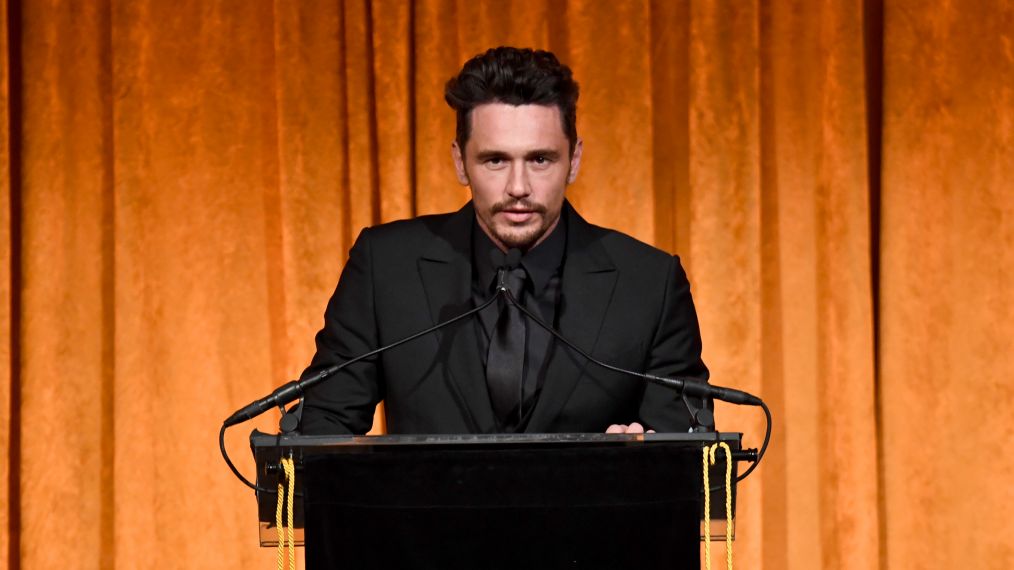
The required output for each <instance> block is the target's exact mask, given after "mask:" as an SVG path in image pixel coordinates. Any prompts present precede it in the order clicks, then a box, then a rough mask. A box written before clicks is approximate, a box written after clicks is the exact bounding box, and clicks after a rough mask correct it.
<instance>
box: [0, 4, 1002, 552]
mask: <svg viewBox="0 0 1014 570" xmlns="http://www.w3.org/2000/svg"><path fill="white" fill-rule="evenodd" d="M3 5H4V10H3V15H2V16H0V18H2V20H0V39H2V45H3V46H4V49H5V52H4V56H3V57H2V58H0V111H2V112H0V130H2V133H0V184H2V185H3V188H4V190H5V198H6V199H5V200H2V201H0V227H2V228H4V230H6V231H4V233H3V236H4V237H3V238H0V409H2V410H3V414H4V416H3V421H2V422H0V452H3V453H4V456H5V457H7V458H8V460H7V461H5V462H3V463H0V504H2V506H3V508H0V525H2V526H0V566H2V565H6V566H7V567H10V568H12V569H13V568H23V569H31V570H34V569H38V568H114V567H116V568H166V567H187V568H221V567H255V568H267V567H270V566H271V565H272V564H273V563H274V552H272V551H269V550H261V549H259V548H258V547H257V546H256V543H257V540H256V524H255V520H256V514H255V504H254V499H253V497H252V496H251V494H250V493H249V492H248V491H247V489H246V488H245V487H243V486H242V485H240V484H239V483H238V482H237V481H235V480H234V479H233V478H232V476H231V474H230V473H229V472H228V470H227V469H226V467H225V466H224V464H223V463H222V461H221V459H220V458H219V455H218V450H217V448H216V445H215V441H214V439H215V435H216V432H217V429H218V427H219V425H220V424H221V421H222V420H223V419H224V418H225V417H226V416H227V415H228V414H229V413H231V412H232V411H233V410H234V409H235V408H237V407H238V406H240V405H242V404H245V403H247V402H249V401H250V400H252V399H254V398H256V397H259V396H261V395H263V394H265V393H267V392H268V391H270V389H271V388H272V387H273V386H275V385H278V384H280V383H282V382H284V381H285V380H287V379H289V378H291V377H293V376H295V375H296V374H298V373H299V372H300V370H301V369H302V367H303V366H304V365H305V363H306V362H307V361H308V360H309V357H310V355H311V354H312V350H313V344H312V340H313V334H314V332H315V331H316V329H317V328H318V327H319V326H320V323H321V315H322V311H323V307H324V304H325V302H326V300H327V297H328V295H329V294H330V293H331V291H332V290H333V288H334V285H335V282H336V280H337V276H338V274H339V272H340V271H341V266H342V263H343V261H344V259H345V255H346V253H347V250H348V248H349V246H350V245H351V241H352V239H354V237H355V235H356V234H357V233H358V231H359V229H360V228H362V227H364V226H367V225H371V224H376V223H381V222H385V221H389V220H394V219H398V218H404V217H409V216H413V215H418V214H425V213H432V212H441V211H449V210H452V209H456V208H457V207H459V206H460V205H461V204H462V203H464V202H465V201H466V200H467V199H468V192H467V189H464V188H462V187H460V186H458V184H457V183H456V181H455V178H454V175H453V170H452V168H451V166H450V154H449V148H450V141H451V139H452V137H453V129H454V127H453V120H454V119H453V114H452V112H451V111H450V110H449V109H448V108H447V107H446V105H445V104H444V102H443V100H442V89H443V83H444V82H445V81H446V80H447V78H449V77H450V76H451V75H452V74H453V73H454V72H455V71H456V70H457V69H458V68H459V67H460V65H461V64H462V63H463V61H464V60H466V59H467V58H468V57H470V56H472V55H474V54H475V53H478V52H480V51H482V50H484V49H485V48H487V47H490V46H495V45H500V44H515V45H528V46H535V47H543V48H548V49H551V50H553V51H555V52H556V53H557V54H559V55H560V56H561V58H562V59H563V60H564V61H566V62H568V63H569V64H570V65H571V66H572V68H573V69H574V72H575V75H576V77H577V78H578V80H579V82H580V83H581V88H582V95H581V100H580V104H579V113H578V114H579V124H578V128H579V133H580V134H581V136H582V137H583V138H584V141H585V157H584V166H583V168H582V172H581V176H580V178H579V180H578V182H577V184H575V185H574V186H573V187H572V188H571V189H570V190H569V191H568V193H569V196H570V198H571V200H572V201H573V202H574V204H575V205H576V206H577V208H578V209H579V210H580V211H581V212H582V214H583V215H585V216H586V217H587V218H589V219H590V220H591V221H593V222H595V223H598V224H601V225H607V226H611V227H615V228H618V229H620V230H623V231H626V232H628V233H630V234H632V235H634V236H635V237H638V238H640V239H642V240H644V241H647V242H650V243H654V244H655V245H657V246H659V247H662V248H664V249H667V250H670V251H673V252H677V253H679V254H680V255H681V256H682V258H683V259H684V262H685V264H686V266H687V267H688V271H689V274H690V277H691V281H692V283H693V287H694V295H695V300H696V302H697V306H698V310H699V313H700V318H701V322H702V329H703V335H704V342H705V358H706V361H707V362H708V364H709V365H710V367H711V369H712V372H713V379H714V381H715V382H716V383H719V384H725V385H731V386H736V387H740V388H743V389H746V390H749V391H752V392H755V393H758V394H760V395H761V396H762V397H764V399H765V400H766V401H767V402H768V403H769V404H770V406H771V408H772V411H773V413H774V416H775V426H774V439H773V442H772V447H771V450H770V452H769V454H768V457H767V458H766V460H765V462H764V464H763V465H762V466H761V468H760V469H759V470H758V472H757V473H756V474H755V475H754V476H752V477H751V478H750V479H749V480H748V481H747V482H746V483H744V484H743V486H742V487H741V491H740V493H741V494H740V499H741V501H740V503H739V512H738V515H739V516H738V518H739V524H738V535H737V543H736V556H737V560H738V563H739V564H740V565H741V566H742V567H747V568H768V569H810V568H842V569H855V570H868V569H870V568H882V569H888V568H941V569H942V568H953V567H969V568H971V567H974V568H983V569H997V570H999V569H1007V568H1011V567H1014V540H1012V539H1011V538H1010V536H1012V535H1014V522H1012V521H1014V490H1012V489H1014V486H1012V485H1010V484H1009V477H1010V475H1009V474H1010V473H1012V472H1014V454H1011V453H1008V452H1006V451H1005V447H1004V446H1005V443H1006V436H1007V435H1010V434H1011V433H1012V431H1014V420H1012V419H1011V418H1012V417H1014V391H1012V388H1011V387H1012V385H1014V384H1011V379H1012V378H1014V362H1012V354H1014V341H1012V340H1011V339H1014V325H1012V324H1011V323H1012V322H1014V287H1011V285H1010V283H1011V281H1012V277H1014V190H1012V188H1014V186H1012V183H1011V180H1014V152H1012V150H1011V149H1012V148H1014V87H1012V86H1014V52H1012V49H1011V33H1010V30H1011V29H1012V28H1014V6H1012V5H1011V3H1010V2H1008V1H1005V0H977V1H973V2H962V3H952V2H930V3H927V2H918V1H915V0H895V1H892V2H881V0H865V1H863V0H818V1H813V0H777V1H768V2H764V1H761V0H725V1H719V0H693V1H679V0H654V1H648V0H644V1H614V2H605V1H602V2H598V1H578V0H531V1H528V0H513V1H496V0H486V1H477V0H420V1H417V2H404V1H402V0H373V1H368V0H345V1H339V2H336V1H334V0H328V1H306V2H285V1H280V0H276V1H275V2H268V1H266V0H265V1H262V0H254V1H240V0H210V1H209V0H203V1H196V0H173V1H168V0H137V1H125V0H102V1H95V2H73V1H71V0H33V1H31V2H27V1H22V0H6V2H4V3H3ZM275 419H276V418H272V417H265V418H261V419H259V420H258V421H256V422H252V424H251V425H247V426H244V427H243V428H241V429H234V430H233V433H231V434H230V437H229V440H228V445H229V449H230V452H231V454H232V455H233V457H235V458H236V459H237V462H238V464H239V467H240V469H241V470H243V471H245V472H246V473H248V474H249V473H252V461H251V460H250V459H249V458H248V457H247V455H248V454H249V452H248V449H247V445H246V442H245V435H246V431H245V430H247V429H250V428H251V427H258V428H259V429H261V430H263V431H268V430H272V429H273V428H274V421H275ZM718 421H719V427H720V428H721V429H724V430H735V431H744V432H745V433H746V434H747V435H746V443H747V444H748V445H753V446H756V445H759V443H760V436H761V435H762V433H763V432H762V428H763V423H762V418H760V417H759V414H758V413H757V412H756V411H755V410H736V409H732V408H731V407H728V406H724V405H720V407H719V410H718ZM720 555H721V549H720V548H718V549H716V556H720Z"/></svg>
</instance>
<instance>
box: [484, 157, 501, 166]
mask: <svg viewBox="0 0 1014 570" xmlns="http://www.w3.org/2000/svg"><path fill="white" fill-rule="evenodd" d="M486 164H488V165H490V166H500V165H501V164H503V159H502V158H487V159H486Z"/></svg>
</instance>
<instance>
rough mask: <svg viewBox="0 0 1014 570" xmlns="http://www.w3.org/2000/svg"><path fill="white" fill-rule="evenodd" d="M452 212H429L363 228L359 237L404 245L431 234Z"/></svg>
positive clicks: (445, 221) (373, 242) (376, 243)
mask: <svg viewBox="0 0 1014 570" xmlns="http://www.w3.org/2000/svg"><path fill="white" fill-rule="evenodd" d="M452 215H453V214H430V215H425V216H418V217H415V218H408V219H405V220H395V221H393V222H387V223H383V224H379V225H376V226H370V227H368V228H366V229H364V230H363V232H362V234H361V236H362V237H361V239H369V240H370V243H371V244H375V245H377V246H381V247H382V246H384V245H388V244H394V245H398V246H400V247H405V246H406V245H408V244H412V243H418V242H417V241H414V240H418V239H421V238H423V237H426V236H432V235H434V234H435V233H437V231H438V230H439V229H440V228H441V227H443V226H444V224H446V223H447V221H448V220H449V219H450V217H451V216H452Z"/></svg>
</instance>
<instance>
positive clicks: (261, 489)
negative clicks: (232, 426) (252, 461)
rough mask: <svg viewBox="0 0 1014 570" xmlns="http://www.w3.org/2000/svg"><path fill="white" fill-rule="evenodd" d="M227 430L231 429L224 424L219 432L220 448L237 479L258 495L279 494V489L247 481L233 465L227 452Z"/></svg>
mask: <svg viewBox="0 0 1014 570" xmlns="http://www.w3.org/2000/svg"><path fill="white" fill-rule="evenodd" d="M227 429H229V426H227V425H225V424H222V429H220V430H219V431H218V448H219V449H220V450H222V457H223V458H224V459H225V464H226V465H228V466H229V469H230V470H232V474H233V475H235V476H236V478H237V479H239V480H240V481H242V482H243V484H244V485H246V486H247V487H250V488H251V489H253V490H254V491H257V492H258V493H271V494H278V490H277V489H276V490H272V489H265V488H264V487H258V486H257V485H255V484H253V483H251V482H250V481H248V480H247V478H246V477H244V476H243V474H242V473H240V472H239V469H236V466H235V465H233V464H232V460H231V459H229V452H228V451H226V450H225V430H227Z"/></svg>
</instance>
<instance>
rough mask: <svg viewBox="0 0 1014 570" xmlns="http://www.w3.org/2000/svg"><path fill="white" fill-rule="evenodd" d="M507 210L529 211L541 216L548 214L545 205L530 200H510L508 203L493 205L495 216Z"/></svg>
mask: <svg viewBox="0 0 1014 570" xmlns="http://www.w3.org/2000/svg"><path fill="white" fill-rule="evenodd" d="M505 210H528V211H531V212H538V213H540V214H545V213H546V207H545V206H544V205H542V204H537V203H535V202H531V201H528V200H510V201H507V202H497V203H496V204H493V207H492V212H493V213H494V214H496V213H498V212H503V211H505Z"/></svg>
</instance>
